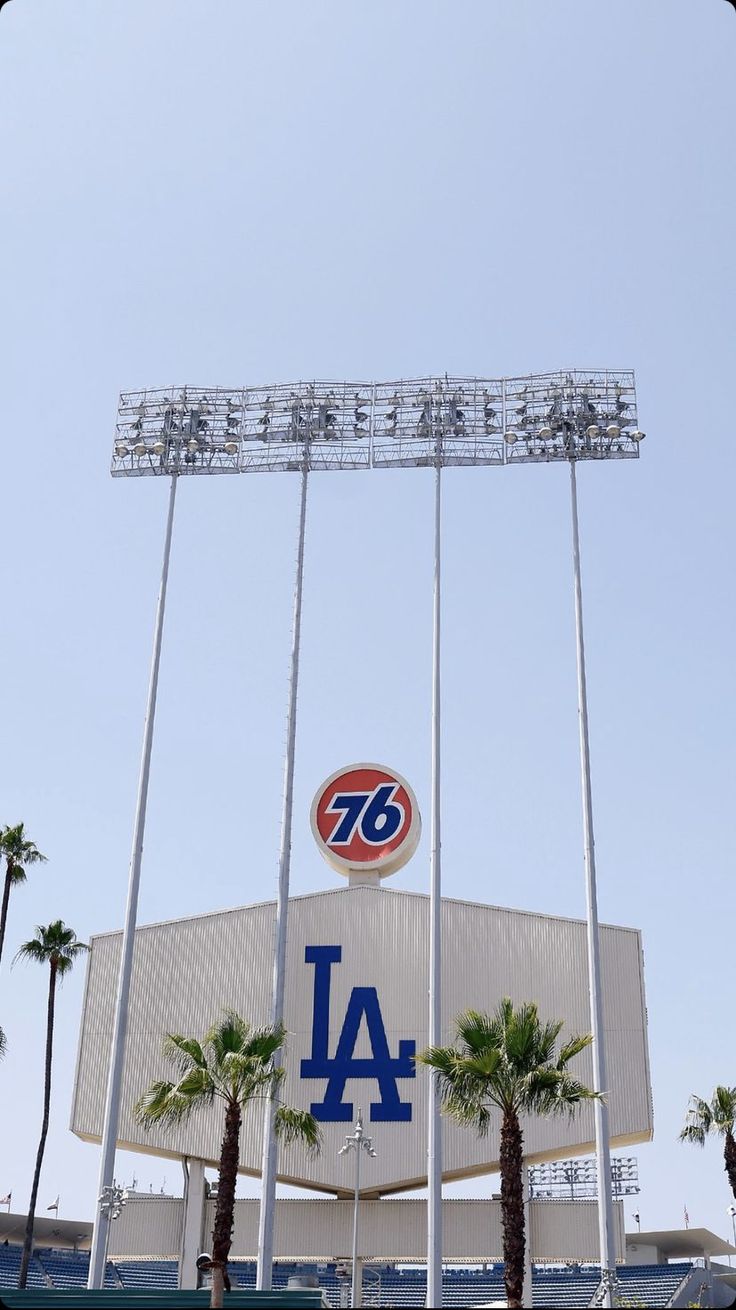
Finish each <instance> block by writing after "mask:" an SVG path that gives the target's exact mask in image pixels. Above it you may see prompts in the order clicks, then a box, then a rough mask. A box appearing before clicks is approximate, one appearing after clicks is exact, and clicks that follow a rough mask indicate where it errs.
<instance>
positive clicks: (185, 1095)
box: [134, 1010, 320, 1306]
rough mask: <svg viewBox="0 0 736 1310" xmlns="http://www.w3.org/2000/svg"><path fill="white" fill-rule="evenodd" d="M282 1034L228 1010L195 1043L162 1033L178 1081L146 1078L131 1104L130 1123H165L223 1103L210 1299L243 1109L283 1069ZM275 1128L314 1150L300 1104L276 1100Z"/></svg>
mask: <svg viewBox="0 0 736 1310" xmlns="http://www.w3.org/2000/svg"><path fill="white" fill-rule="evenodd" d="M285 1039H286V1029H285V1028H284V1027H283V1025H282V1024H276V1025H274V1026H273V1027H264V1028H252V1027H251V1026H250V1024H248V1023H246V1021H245V1020H244V1019H241V1018H240V1016H239V1015H238V1014H235V1013H234V1011H232V1010H229V1011H227V1012H226V1014H225V1015H224V1017H223V1018H222V1019H221V1020H220V1022H219V1023H216V1024H214V1025H213V1026H212V1028H210V1030H209V1032H208V1033H207V1035H206V1036H205V1038H204V1041H203V1042H202V1043H201V1044H200V1042H198V1041H197V1040H196V1038H194V1037H182V1036H180V1035H178V1034H173V1033H170V1034H169V1036H168V1037H167V1039H166V1041H165V1043H164V1054H165V1055H166V1057H167V1059H169V1060H170V1061H171V1062H172V1063H173V1064H174V1065H176V1066H177V1068H178V1072H179V1080H178V1082H176V1083H171V1082H154V1083H151V1086H150V1087H149V1088H148V1091H146V1092H144V1094H143V1096H142V1097H141V1098H140V1100H139V1101H138V1102H137V1103H136V1106H135V1110H134V1113H135V1116H136V1118H137V1120H138V1122H139V1123H141V1124H142V1125H143V1126H144V1127H148V1126H150V1125H151V1124H155V1123H160V1124H170V1125H172V1126H173V1125H175V1124H179V1123H181V1122H182V1121H183V1120H186V1119H188V1118H189V1115H190V1114H192V1113H193V1111H195V1110H197V1109H199V1108H200V1107H206V1106H211V1105H213V1104H214V1103H215V1101H222V1102H223V1104H224V1108H225V1131H224V1134H223V1138H222V1147H221V1150H220V1173H219V1187H218V1190H217V1207H216V1210H215V1226H214V1229H213V1232H212V1297H211V1301H210V1304H211V1305H212V1306H221V1305H222V1295H223V1288H224V1287H225V1286H226V1285H227V1286H228V1287H229V1279H228V1277H227V1262H228V1256H229V1254H230V1246H231V1239H232V1231H233V1224H234V1222H235V1184H236V1181H237V1174H238V1164H239V1162H240V1126H241V1123H242V1120H243V1111H244V1110H245V1109H246V1108H247V1107H248V1105H250V1104H252V1103H253V1102H254V1101H260V1100H263V1099H264V1098H265V1097H270V1096H272V1095H275V1094H276V1093H277V1092H278V1089H279V1087H280V1086H281V1085H282V1083H283V1080H284V1077H285V1074H286V1070H285V1069H284V1067H283V1064H277V1063H276V1056H277V1054H278V1052H279V1051H283V1048H284V1043H285ZM276 1131H277V1134H278V1135H279V1137H280V1138H281V1139H282V1140H283V1141H284V1142H286V1143H287V1144H288V1143H289V1142H294V1141H300V1142H303V1143H304V1144H305V1145H306V1146H307V1147H308V1148H309V1149H310V1150H312V1151H316V1150H318V1149H319V1144H320V1134H319V1128H318V1125H317V1121H316V1119H315V1118H314V1117H313V1115H311V1114H309V1113H308V1112H307V1111H306V1110H294V1109H292V1108H291V1107H289V1106H286V1105H279V1107H278V1109H277V1112H276Z"/></svg>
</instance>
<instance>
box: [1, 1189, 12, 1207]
mask: <svg viewBox="0 0 736 1310" xmlns="http://www.w3.org/2000/svg"><path fill="white" fill-rule="evenodd" d="M12 1195H13V1193H12V1192H8V1195H7V1196H0V1205H10V1201H11V1198H12Z"/></svg>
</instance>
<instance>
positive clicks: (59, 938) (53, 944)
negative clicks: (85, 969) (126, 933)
mask: <svg viewBox="0 0 736 1310" xmlns="http://www.w3.org/2000/svg"><path fill="white" fill-rule="evenodd" d="M34 850H35V847H34ZM88 949H89V947H87V946H86V945H85V943H84V942H80V941H77V934H76V933H75V932H74V931H73V929H71V928H67V927H66V925H65V924H64V923H62V921H61V919H56V920H55V921H54V922H53V923H50V924H49V925H48V927H47V928H44V927H43V926H42V925H41V924H39V925H38V927H37V928H36V936H35V937H32V938H31V940H30V941H29V942H24V943H23V945H22V946H21V948H20V950H19V951H18V952H17V954H16V956H15V958H16V960H17V959H21V960H34V961H35V962H36V964H47V965H48V966H49V1000H48V1008H47V1016H46V1065H45V1075H44V1091H43V1121H42V1123H41V1139H40V1141H39V1143H38V1153H37V1155H36V1168H35V1171H34V1174H33V1186H32V1187H31V1199H30V1201H29V1203H28V1221H27V1223H26V1235H25V1239H24V1241H23V1255H22V1256H21V1262H20V1273H19V1275H18V1286H19V1287H25V1285H26V1280H27V1278H28V1265H29V1263H30V1259H31V1251H32V1249H33V1221H34V1216H35V1213H36V1198H37V1196H38V1184H39V1180H40V1177H41V1166H42V1164H43V1153H44V1149H45V1147H46V1134H47V1132H48V1128H49V1107H50V1105H51V1059H52V1055H53V1046H54V1007H55V1004H56V982H57V979H58V980H59V981H61V979H62V978H63V977H64V974H66V973H69V971H70V969H72V968H73V966H74V961H75V960H76V958H77V956H78V955H81V954H82V953H83V952H84V951H86V950H88Z"/></svg>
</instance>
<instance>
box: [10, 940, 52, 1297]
mask: <svg viewBox="0 0 736 1310" xmlns="http://www.w3.org/2000/svg"><path fill="white" fill-rule="evenodd" d="M49 969H50V975H49V1004H48V1014H47V1019H46V1076H45V1083H44V1093H43V1122H42V1124H41V1140H40V1141H39V1143H38V1153H37V1155H36V1168H35V1171H34V1174H33V1186H32V1187H31V1199H30V1201H29V1202H28V1220H27V1223H26V1235H25V1238H24V1240H23V1255H22V1256H21V1262H20V1273H19V1274H18V1286H19V1287H25V1285H26V1282H27V1280H28V1266H29V1264H30V1261H31V1251H32V1250H33V1221H34V1218H35V1214H36V1198H37V1197H38V1184H39V1180H40V1178H41V1165H42V1164H43V1153H44V1150H45V1147H46V1134H47V1132H48V1130H49V1110H50V1107H51V1057H52V1054H53V1046H54V1004H55V1001H56V963H55V961H54V960H51V961H50V963H49Z"/></svg>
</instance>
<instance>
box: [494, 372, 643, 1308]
mask: <svg viewBox="0 0 736 1310" xmlns="http://www.w3.org/2000/svg"><path fill="white" fill-rule="evenodd" d="M504 414H505V424H504V427H505V430H506V447H507V455H506V458H507V461H508V462H509V463H521V464H532V463H551V462H559V461H563V460H564V461H566V462H568V463H569V465H570V495H571V509H572V546H573V579H574V593H575V637H576V648H577V673H578V719H579V728H580V771H581V782H582V800H583V849H584V863H585V881H586V900H587V939H588V987H589V993H590V1022H591V1029H592V1033H593V1045H592V1056H593V1090H594V1091H596V1092H598V1093H600V1094H602V1095H604V1094H605V1092H606V1091H607V1088H608V1083H607V1080H606V1051H605V1036H604V1029H603V997H602V992H601V961H600V934H599V930H598V893H597V886H596V870H595V845H594V840H593V801H592V787H591V774H590V739H589V730H588V695H587V685H586V675H585V641H584V636H583V596H582V582H581V574H580V531H579V524H578V500H577V478H576V472H575V468H576V464H577V463H578V461H580V460H601V459H605V460H607V459H636V458H638V455H639V446H640V444H641V441H642V438H643V435H644V434H643V433H642V432H641V431H640V430H639V428H638V424H637V412H636V391H635V387H634V375H633V373H631V372H611V371H609V370H605V371H603V372H581V371H579V370H574V371H572V372H568V373H543V374H533V375H530V376H528V377H524V378H511V379H507V380H506V382H505V384H504ZM512 432H513V436H514V440H513V441H509V440H508V438H509V435H510V433H512ZM594 1117H595V1141H596V1164H597V1192H598V1224H599V1239H600V1253H601V1285H602V1289H603V1297H602V1302H601V1303H602V1305H604V1306H612V1305H613V1301H614V1294H615V1287H616V1252H615V1246H614V1229H613V1197H612V1180H611V1155H610V1144H609V1142H610V1130H609V1118H608V1105H607V1103H606V1101H605V1100H604V1099H600V1100H596V1101H595V1102H594Z"/></svg>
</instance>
